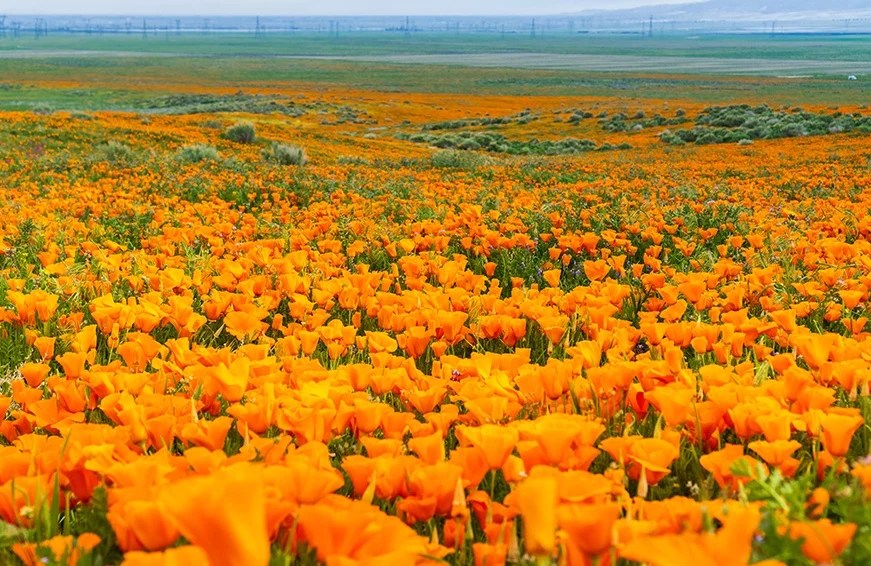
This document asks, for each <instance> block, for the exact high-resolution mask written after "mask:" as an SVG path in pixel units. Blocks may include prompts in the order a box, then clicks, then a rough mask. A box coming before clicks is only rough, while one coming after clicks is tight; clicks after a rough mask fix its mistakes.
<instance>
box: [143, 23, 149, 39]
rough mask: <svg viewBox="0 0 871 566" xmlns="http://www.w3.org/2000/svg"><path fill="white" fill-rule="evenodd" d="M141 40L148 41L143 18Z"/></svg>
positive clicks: (146, 27) (146, 28)
mask: <svg viewBox="0 0 871 566" xmlns="http://www.w3.org/2000/svg"><path fill="white" fill-rule="evenodd" d="M142 39H148V26H147V25H146V24H145V18H142Z"/></svg>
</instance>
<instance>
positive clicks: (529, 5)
mask: <svg viewBox="0 0 871 566" xmlns="http://www.w3.org/2000/svg"><path fill="white" fill-rule="evenodd" d="M687 1H692V0H650V1H644V0H611V1H605V0H539V1H534V2H530V1H529V0H437V1H433V0H426V1H422V0H407V1H405V2H396V1H388V0H247V1H242V2H240V1H239V0H200V1H196V0H195V1H193V2H190V1H188V2H183V1H179V0H174V1H173V0H154V1H148V2H146V1H143V0H36V1H34V2H14V1H7V0H0V13H4V12H6V13H19V14H113V15H115V14H132V15H250V16H254V15H260V16H273V15H274V16H319V15H397V16H406V15H408V16H415V15H497V14H503V15H515V14H516V15H522V14H542V15H544V14H558V13H563V12H580V11H583V10H591V9H619V8H631V7H634V6H642V5H646V4H680V3H685V2H687ZM4 5H5V8H4Z"/></svg>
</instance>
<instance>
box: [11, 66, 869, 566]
mask: <svg viewBox="0 0 871 566" xmlns="http://www.w3.org/2000/svg"><path fill="white" fill-rule="evenodd" d="M176 63H177V62H176ZM166 64H167V65H168V66H169V67H172V65H173V63H172V62H168V63H166ZM178 64H180V65H181V63H178ZM43 79H44V77H43ZM743 80H744V79H734V82H733V83H731V84H732V85H733V86H735V88H744V87H742V86H741V85H742V84H743V82H742V81H743ZM88 81H97V79H94V78H93V77H91V78H90V79H87V80H86V81H85V82H83V83H81V84H75V85H69V84H66V85H59V84H54V83H51V81H47V82H39V81H36V82H34V83H33V84H37V83H39V84H38V89H41V90H39V92H48V93H51V92H52V90H53V89H70V88H75V89H79V88H83V87H87V88H90V89H97V90H98V91H99V92H100V93H102V94H100V96H104V95H105V96H106V97H108V98H111V97H113V96H115V95H114V94H111V93H109V94H106V93H105V92H104V91H102V90H99V89H100V88H103V87H101V86H100V84H99V82H88ZM736 85H737V86H736ZM28 88H29V87H28ZM153 88H154V89H155V91H156V92H160V93H161V94H160V96H161V97H164V96H167V97H168V96H174V97H175V98H171V99H170V98H159V99H158V100H160V101H163V102H159V103H157V104H153V105H151V106H147V105H145V104H144V103H143V102H141V101H143V100H145V98H146V97H142V98H140V94H137V93H134V92H131V93H128V94H125V95H124V99H125V100H132V101H138V102H136V104H131V107H130V108H127V109H126V110H127V111H118V110H117V108H115V107H114V106H113V109H112V110H111V111H107V110H95V109H93V108H87V112H84V109H78V110H76V111H70V110H72V109H68V110H52V111H44V112H39V113H37V112H33V111H32V110H28V111H3V112H2V113H0V118H2V119H0V140H3V141H2V142H0V183H2V185H0V188H2V200H0V338H2V339H0V414H2V415H3V419H2V422H0V563H2V564H26V565H31V564H56V565H66V564H78V565H83V566H96V565H107V564H126V565H130V566H135V565H153V564H167V565H168V564H192V565H195V564H215V565H227V566H230V565H236V564H255V565H256V564H261V565H265V564H275V565H285V564H320V563H325V564H342V565H347V564H437V563H448V564H458V565H460V564H462V565H465V564H482V565H483V564H486V565H490V564H503V563H509V564H566V565H575V564H598V565H605V564H627V565H629V564H639V563H640V564H651V565H663V566H671V565H683V564H689V563H692V564H695V565H699V566H701V565H707V564H716V565H722V564H725V565H729V564H734V565H738V564H748V563H753V564H768V565H774V564H789V565H793V564H797V565H812V564H843V565H851V564H865V563H869V562H871V505H869V498H871V459H869V453H871V427H869V424H868V423H869V419H871V400H869V383H871V339H869V337H871V335H869V326H868V323H869V316H871V315H869V310H871V309H869V301H871V241H869V239H871V214H869V204H871V194H869V190H871V152H869V149H868V144H867V134H865V133H863V132H862V131H860V130H859V129H858V128H853V129H849V130H848V129H846V128H845V129H843V130H835V129H833V128H831V127H828V128H826V129H825V131H820V132H817V131H816V130H810V131H807V132H804V133H805V134H806V135H802V136H794V137H784V138H778V139H765V136H762V137H760V138H757V139H756V141H755V142H754V143H753V144H752V145H739V144H738V143H730V144H720V145H705V144H701V145H699V144H687V145H669V144H664V143H662V142H661V138H662V137H663V132H665V131H666V130H667V129H669V128H672V129H674V128H676V127H680V124H683V123H684V122H686V123H693V124H706V125H710V126H711V127H726V128H731V127H743V126H738V125H730V124H731V123H729V124H726V123H722V124H719V125H718V123H719V121H720V120H721V119H723V120H724V119H725V117H726V116H727V115H728V116H732V115H733V114H735V115H737V114H741V115H742V116H743V115H744V114H745V113H747V112H752V113H756V111H755V110H753V109H756V108H759V107H760V105H762V104H763V103H765V101H764V100H761V99H759V98H757V97H758V96H760V95H752V96H751V95H747V98H746V100H745V101H744V103H746V104H747V105H748V106H747V107H741V108H726V109H719V110H718V109H712V108H711V106H710V104H708V102H707V101H699V100H696V99H693V98H692V97H687V98H684V99H679V100H678V99H674V98H672V99H656V98H653V97H642V98H635V99H626V98H624V97H613V96H601V95H593V94H590V93H587V94H586V95H584V96H576V97H572V96H508V95H503V94H499V95H492V94H490V95H488V94H485V93H480V92H476V93H470V92H466V93H464V94H436V93H424V92H414V91H410V92H402V93H397V92H387V91H386V89H380V90H361V89H353V90H350V89H347V88H344V87H342V86H341V85H340V84H339V85H337V84H330V85H329V86H328V87H327V86H324V85H320V86H313V85H312V84H311V83H292V82H288V83H281V82H280V81H279V80H278V79H276V80H275V81H274V83H273V84H272V85H270V86H267V85H260V86H259V87H257V88H255V87H253V86H251V85H247V84H246V85H245V88H246V90H245V92H246V93H248V94H242V95H239V94H234V93H236V92H237V91H238V88H239V87H238V85H232V86H229V85H216V84H210V83H209V82H208V80H206V81H204V83H203V84H199V85H194V84H187V85H181V86H180V84H179V83H175V84H174V85H173V86H172V87H170V86H167V85H163V86H160V85H156V86H154V87H153ZM22 89H24V87H22ZM164 89H165V90H164ZM13 90H14V89H13ZM144 90H146V91H147V90H148V89H144ZM173 90H175V94H174V95H172V94H167V91H173ZM10 92H12V91H10ZM763 94H764V93H763ZM3 96H4V97H7V96H12V95H10V94H9V93H8V92H6V93H4V94H3ZM49 96H51V95H50V94H49ZM724 96H726V97H729V98H730V100H718V101H717V102H716V104H717V105H718V106H722V107H723V108H725V107H726V106H729V105H731V104H732V101H731V97H732V96H733V91H728V92H727V94H725V95H724ZM793 96H796V97H799V98H800V97H802V96H805V95H803V94H802V93H794V94H793ZM806 96H807V97H808V98H809V99H811V100H812V101H811V102H809V103H803V104H804V106H803V109H802V110H801V112H802V113H804V114H802V115H805V114H806V116H810V117H812V118H813V119H817V118H816V117H819V116H834V114H835V113H836V112H837V113H840V114H839V116H842V117H850V119H851V120H854V121H855V122H856V123H859V122H860V121H862V120H864V121H866V123H867V119H868V110H867V108H864V107H861V106H859V105H858V104H859V103H854V104H843V105H839V106H837V108H829V106H832V105H833V104H834V103H829V104H825V105H823V104H819V103H817V104H814V103H813V100H814V99H816V98H817V97H818V96H819V94H818V93H817V92H815V91H814V92H810V93H806ZM115 100H117V99H115ZM274 101H281V105H280V106H281V107H280V108H278V107H272V106H266V107H264V106H263V104H261V103H265V104H268V105H271V104H272V103H273V102H274ZM289 101H294V103H293V104H292V105H291V104H290V103H289ZM66 102H67V103H69V99H66ZM213 104H214V105H216V106H210V105H213ZM159 108H163V109H164V110H167V111H156V110H157V109H159ZM288 108H291V109H295V108H299V109H301V110H302V111H300V112H296V111H295V110H294V111H286V109H288ZM169 109H171V110H169ZM769 110H770V112H772V113H781V112H786V111H782V110H781V109H780V107H779V106H775V105H773V103H772V105H771V108H770V109H769ZM777 115H778V116H780V114H777ZM784 115H785V116H794V115H798V113H797V112H786V114H784ZM503 117H505V118H503ZM742 119H743V118H742ZM784 119H785V118H784ZM837 119H838V118H837V117H835V118H833V120H837ZM618 122H623V123H624V124H623V125H620V124H618ZM605 124H614V127H608V128H606V127H603V126H604V125H605ZM626 124H628V127H625V126H626ZM742 124H744V122H742ZM635 125H639V126H640V127H638V128H636V127H635ZM828 125H829V126H831V124H828ZM618 126H619V127H618ZM234 128H236V129H237V130H238V132H237V133H232V134H231V131H234ZM817 133H819V134H820V135H816V134H817ZM249 134H250V135H249ZM416 135H424V136H436V138H433V139H436V140H438V139H442V138H443V137H444V136H454V137H456V138H457V139H474V140H479V139H483V137H484V136H487V137H488V139H495V140H531V139H536V140H540V142H539V143H542V144H544V143H549V144H559V143H560V142H561V141H562V140H566V139H570V138H574V139H584V140H590V143H591V144H593V145H592V146H591V147H594V148H602V147H615V148H616V147H623V148H624V149H622V150H620V151H582V152H579V153H576V152H574V151H572V152H561V153H564V154H562V155H548V153H550V152H547V151H538V152H536V151H530V152H528V153H530V154H529V155H525V154H521V153H527V152H512V151H494V150H492V149H491V148H489V147H485V146H484V145H481V144H478V147H475V146H473V145H467V146H465V147H462V146H461V144H456V145H448V146H445V147H441V148H440V147H431V145H438V144H433V143H432V141H430V140H429V138H427V140H423V141H425V142H426V143H416V141H417V140H414V139H412V137H413V136H416ZM504 143H506V144H507V143H510V142H509V141H505V142H504Z"/></svg>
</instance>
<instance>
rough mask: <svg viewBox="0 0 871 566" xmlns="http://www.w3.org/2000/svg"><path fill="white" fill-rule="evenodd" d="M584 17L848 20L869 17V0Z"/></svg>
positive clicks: (746, 2)
mask: <svg viewBox="0 0 871 566" xmlns="http://www.w3.org/2000/svg"><path fill="white" fill-rule="evenodd" d="M584 14H589V15H597V16H612V17H621V18H641V17H649V16H653V17H654V18H657V19H668V20H678V21H686V20H733V21H757V20H772V19H779V20H838V19H840V20H849V19H867V18H871V1H869V0H828V1H826V2H820V1H819V0H709V1H708V2H693V3H687V4H659V5H655V4H654V5H650V6H642V7H639V8H631V9H625V10H595V11H586V12H584Z"/></svg>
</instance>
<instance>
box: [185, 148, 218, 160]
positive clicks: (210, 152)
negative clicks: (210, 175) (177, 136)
mask: <svg viewBox="0 0 871 566" xmlns="http://www.w3.org/2000/svg"><path fill="white" fill-rule="evenodd" d="M179 158H181V160H182V161H186V162H188V163H199V162H200V161H207V160H209V161H217V160H218V159H219V158H220V156H219V154H218V150H217V149H215V148H214V147H212V146H210V145H205V144H196V145H186V146H185V147H183V148H181V149H180V150H179Z"/></svg>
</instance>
